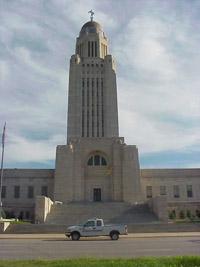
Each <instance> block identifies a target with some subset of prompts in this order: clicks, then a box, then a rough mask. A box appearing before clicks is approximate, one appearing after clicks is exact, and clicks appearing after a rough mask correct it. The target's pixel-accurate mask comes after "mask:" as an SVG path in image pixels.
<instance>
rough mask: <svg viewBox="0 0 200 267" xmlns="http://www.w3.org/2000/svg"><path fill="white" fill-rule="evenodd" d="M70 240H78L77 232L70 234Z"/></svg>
mask: <svg viewBox="0 0 200 267" xmlns="http://www.w3.org/2000/svg"><path fill="white" fill-rule="evenodd" d="M71 239H72V240H73V241H78V240H79V239H80V234H79V233H78V232H74V233H71Z"/></svg>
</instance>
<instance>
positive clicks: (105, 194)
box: [2, 17, 200, 224]
mask: <svg viewBox="0 0 200 267" xmlns="http://www.w3.org/2000/svg"><path fill="white" fill-rule="evenodd" d="M66 86H67V85H66ZM2 202H3V208H4V210H5V212H6V214H7V215H8V216H14V217H17V218H20V219H25V220H31V221H34V222H36V223H47V224H72V223H76V222H80V221H82V220H84V219H87V218H88V217H91V216H92V217H94V216H98V217H102V218H104V219H105V220H106V221H108V222H124V223H141V222H144V223H148V222H154V221H167V220H168V217H169V215H170V216H174V217H175V216H176V217H177V218H178V217H179V216H180V214H185V215H186V214H187V213H188V212H190V214H191V215H192V216H199V214H200V169H141V168H140V163H139V157H138V149H137V146H136V145H127V144H126V141H125V138H124V137H121V136H119V125H118V103H117V83H116V62H115V60H114V58H113V56H112V55H111V54H110V53H109V43H108V38H107V36H106V34H105V32H104V31H103V29H102V27H101V25H100V24H99V23H97V22H95V21H93V17H91V20H90V21H88V22H87V23H85V24H84V25H83V26H82V28H81V30H80V33H79V35H78V37H77V39H76V47H75V53H74V54H73V55H72V56H71V59H70V71H69V87H68V123H67V143H66V144H63V145H58V146H57V149H56V164H55V169H5V170H4V178H3V187H2Z"/></svg>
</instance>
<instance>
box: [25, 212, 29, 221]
mask: <svg viewBox="0 0 200 267" xmlns="http://www.w3.org/2000/svg"><path fill="white" fill-rule="evenodd" d="M25 216H26V219H27V220H29V219H30V212H29V211H26V215H25Z"/></svg>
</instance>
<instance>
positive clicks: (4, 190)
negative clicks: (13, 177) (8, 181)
mask: <svg viewBox="0 0 200 267" xmlns="http://www.w3.org/2000/svg"><path fill="white" fill-rule="evenodd" d="M1 197H2V198H6V186H5V185H3V186H2V191H1Z"/></svg>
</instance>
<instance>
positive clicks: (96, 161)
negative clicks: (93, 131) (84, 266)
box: [87, 155, 107, 166]
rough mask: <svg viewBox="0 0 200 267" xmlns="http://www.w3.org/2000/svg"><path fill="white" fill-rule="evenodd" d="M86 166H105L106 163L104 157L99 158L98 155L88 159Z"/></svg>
mask: <svg viewBox="0 0 200 267" xmlns="http://www.w3.org/2000/svg"><path fill="white" fill-rule="evenodd" d="M87 165H88V166H106V165H107V162H106V159H105V158H104V157H102V156H99V155H94V156H91V157H90V158H89V159H88V163H87Z"/></svg>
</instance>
